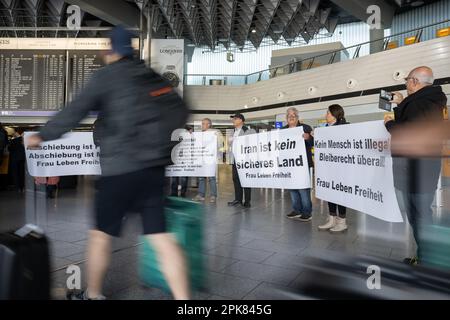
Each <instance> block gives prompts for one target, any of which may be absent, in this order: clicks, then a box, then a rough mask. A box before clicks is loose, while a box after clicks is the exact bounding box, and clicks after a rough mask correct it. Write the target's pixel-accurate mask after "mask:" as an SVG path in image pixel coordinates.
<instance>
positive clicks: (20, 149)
mask: <svg viewBox="0 0 450 320" xmlns="http://www.w3.org/2000/svg"><path fill="white" fill-rule="evenodd" d="M8 150H9V167H10V169H11V177H12V181H13V184H14V187H15V188H16V189H17V190H18V191H19V192H23V191H24V188H25V160H26V157H25V147H24V145H23V136H22V132H20V133H19V132H17V131H16V130H14V135H13V137H12V139H11V141H10V142H9V147H8Z"/></svg>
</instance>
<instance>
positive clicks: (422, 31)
mask: <svg viewBox="0 0 450 320" xmlns="http://www.w3.org/2000/svg"><path fill="white" fill-rule="evenodd" d="M446 28H450V20H448V19H447V20H444V21H442V22H438V23H434V24H430V25H427V26H423V27H419V28H416V29H412V30H409V31H405V32H401V33H397V34H394V35H389V36H387V37H384V38H381V39H378V40H372V41H368V42H364V43H360V44H357V45H354V46H351V47H347V48H343V49H340V50H336V51H332V52H329V53H325V54H320V55H317V56H314V57H311V58H307V59H303V60H297V61H292V62H290V63H288V64H286V65H282V66H277V67H273V68H269V69H266V70H262V71H259V72H255V73H251V74H246V75H235V74H233V75H224V74H214V75H212V74H210V75H202V74H187V75H185V85H188V86H194V85H196V86H209V85H231V86H240V85H246V84H252V83H257V82H259V81H265V80H269V79H272V78H276V77H280V76H283V75H287V74H292V73H295V72H300V71H304V70H310V69H313V68H317V67H321V66H324V65H329V64H333V63H336V62H341V61H345V60H349V59H357V58H359V57H363V56H367V55H369V54H370V53H371V52H380V51H386V50H393V49H396V48H399V47H403V46H408V45H411V44H415V43H419V42H423V41H427V40H431V39H435V38H436V37H443V36H450V32H448V30H447V31H445V30H444V29H446ZM440 30H444V31H443V32H439V31H440Z"/></svg>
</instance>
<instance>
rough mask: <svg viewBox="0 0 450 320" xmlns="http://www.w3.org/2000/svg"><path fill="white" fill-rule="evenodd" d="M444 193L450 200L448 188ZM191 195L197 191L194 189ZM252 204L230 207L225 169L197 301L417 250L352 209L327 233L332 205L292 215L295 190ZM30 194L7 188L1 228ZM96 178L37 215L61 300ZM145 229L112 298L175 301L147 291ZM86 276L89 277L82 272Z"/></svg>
mask: <svg viewBox="0 0 450 320" xmlns="http://www.w3.org/2000/svg"><path fill="white" fill-rule="evenodd" d="M446 192H447V193H445V194H444V195H443V197H444V199H445V200H448V199H449V197H448V190H447V191H446ZM188 195H189V197H194V196H195V195H196V188H190V189H189V193H188ZM252 197H253V199H252V207H251V208H250V209H239V208H229V207H228V206H227V202H228V201H230V200H232V199H233V184H232V181H231V170H230V168H229V167H226V166H225V167H222V168H221V169H220V175H219V198H218V202H217V204H215V205H210V204H209V203H207V204H206V211H207V214H206V221H205V234H206V237H205V238H206V241H205V248H204V253H203V254H204V257H205V259H207V261H208V280H209V281H208V291H207V292H201V293H196V294H195V296H194V298H196V299H278V298H279V299H290V298H293V297H292V296H290V295H289V294H288V292H289V291H292V290H291V289H292V288H295V286H296V285H297V284H299V283H301V281H302V275H303V269H302V260H303V259H304V257H305V256H307V255H308V254H310V253H316V252H319V251H322V252H327V250H329V251H334V252H336V251H339V252H346V253H351V254H366V255H371V256H377V257H384V258H389V259H393V260H402V259H403V258H404V257H406V256H409V255H410V254H412V253H413V252H414V249H415V248H414V241H413V240H412V239H411V235H410V228H409V226H408V225H407V224H406V223H401V224H393V223H387V222H383V221H380V220H378V219H375V218H373V217H370V216H367V215H364V214H361V213H357V212H354V211H352V210H350V211H349V213H348V225H349V229H348V231H347V232H345V233H342V234H330V233H328V232H320V231H318V229H317V226H318V225H319V224H321V223H322V222H323V221H325V219H326V216H327V214H328V212H327V205H326V202H322V201H320V200H317V199H314V200H313V204H314V212H313V221H312V222H309V223H304V222H300V221H293V220H290V219H287V218H286V217H285V215H286V214H287V213H289V212H290V211H291V201H290V197H289V193H288V192H287V191H284V192H283V191H281V190H267V189H254V190H253V193H252ZM25 202H26V201H25V196H24V195H19V194H17V193H14V192H0V204H1V210H0V228H1V230H6V229H11V228H14V227H18V226H20V225H21V224H23V222H24V221H25ZM92 204H93V180H92V179H91V178H83V179H80V181H79V185H78V188H77V189H76V190H60V191H59V192H58V196H57V199H54V200H49V201H48V202H47V210H46V213H45V212H40V213H39V214H38V217H37V218H38V221H37V222H38V224H39V225H40V226H42V227H43V228H44V229H45V231H46V232H47V234H48V237H49V238H50V239H51V262H52V279H53V288H54V292H53V293H54V298H55V299H62V298H63V297H64V290H65V288H66V280H67V277H68V275H67V274H66V268H67V266H68V265H71V264H77V265H79V266H80V267H81V270H82V271H84V251H85V248H86V243H87V237H88V233H87V231H88V230H89V228H90V226H91V214H92ZM449 217H450V211H449V206H448V203H446V202H445V201H444V203H443V207H439V208H435V218H437V219H440V220H442V221H444V222H445V223H447V222H446V220H448V219H449ZM139 233H140V226H139V219H138V217H137V216H136V217H135V216H130V217H129V218H128V220H127V222H126V224H125V227H124V230H123V237H122V238H121V239H115V241H114V245H113V251H114V253H113V256H112V264H111V267H110V270H109V272H108V275H107V277H106V281H105V285H104V294H105V295H106V296H107V298H108V299H171V296H170V295H169V294H167V293H164V292H163V291H160V290H158V289H148V288H144V287H143V286H142V285H141V283H140V281H139V278H138V275H137V253H138V250H139V247H140V240H139ZM83 278H84V274H83Z"/></svg>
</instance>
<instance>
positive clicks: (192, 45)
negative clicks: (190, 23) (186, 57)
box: [187, 43, 195, 47]
mask: <svg viewBox="0 0 450 320" xmlns="http://www.w3.org/2000/svg"><path fill="white" fill-rule="evenodd" d="M187 46H188V47H195V43H188V45H187Z"/></svg>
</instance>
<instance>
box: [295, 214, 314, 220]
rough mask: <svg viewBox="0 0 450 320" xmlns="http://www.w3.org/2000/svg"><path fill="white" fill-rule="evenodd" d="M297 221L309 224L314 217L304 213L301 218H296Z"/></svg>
mask: <svg viewBox="0 0 450 320" xmlns="http://www.w3.org/2000/svg"><path fill="white" fill-rule="evenodd" d="M295 220H299V221H301V222H309V221H311V220H312V216H307V215H306V214H304V213H302V214H301V216H300V217H297V218H295Z"/></svg>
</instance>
